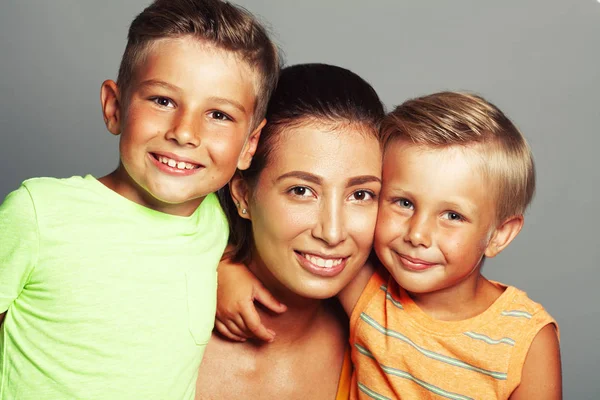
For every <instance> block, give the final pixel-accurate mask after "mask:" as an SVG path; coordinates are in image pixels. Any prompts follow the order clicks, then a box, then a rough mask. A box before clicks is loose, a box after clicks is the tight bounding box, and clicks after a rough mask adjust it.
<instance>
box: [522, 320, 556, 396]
mask: <svg viewBox="0 0 600 400" xmlns="http://www.w3.org/2000/svg"><path fill="white" fill-rule="evenodd" d="M510 399H511V400H523V399H547V400H560V399H562V370H561V360H560V346H559V341H558V334H557V332H556V327H555V325H554V324H548V325H546V326H544V327H543V328H542V329H541V330H540V331H539V332H538V334H537V335H536V337H535V338H534V339H533V342H532V343H531V347H530V348H529V351H528V352H527V357H526V358H525V364H524V365H523V372H522V376H521V384H520V385H519V386H518V387H517V388H516V389H515V391H514V392H513V393H512V395H511V396H510Z"/></svg>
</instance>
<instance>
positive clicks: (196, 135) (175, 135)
mask: <svg viewBox="0 0 600 400" xmlns="http://www.w3.org/2000/svg"><path fill="white" fill-rule="evenodd" d="M200 129H201V126H200V124H199V123H198V122H197V121H194V119H193V118H192V117H191V116H189V115H182V116H181V117H180V118H179V119H178V120H177V121H176V124H175V125H174V126H173V127H172V129H171V130H169V132H167V135H166V138H167V139H168V140H172V141H174V142H176V143H177V144H178V145H180V146H193V147H198V146H199V145H200Z"/></svg>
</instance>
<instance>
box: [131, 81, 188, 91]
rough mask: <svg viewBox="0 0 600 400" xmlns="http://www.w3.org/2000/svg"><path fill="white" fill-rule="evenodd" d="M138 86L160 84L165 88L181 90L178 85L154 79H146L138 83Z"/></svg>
mask: <svg viewBox="0 0 600 400" xmlns="http://www.w3.org/2000/svg"><path fill="white" fill-rule="evenodd" d="M140 86H142V87H143V86H161V87H164V88H165V89H169V90H174V91H177V92H180V91H181V89H180V88H179V87H178V86H175V85H172V84H170V83H167V82H165V81H159V80H156V79H148V80H147V81H144V82H142V83H140Z"/></svg>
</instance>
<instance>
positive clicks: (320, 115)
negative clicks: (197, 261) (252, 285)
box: [218, 64, 385, 263]
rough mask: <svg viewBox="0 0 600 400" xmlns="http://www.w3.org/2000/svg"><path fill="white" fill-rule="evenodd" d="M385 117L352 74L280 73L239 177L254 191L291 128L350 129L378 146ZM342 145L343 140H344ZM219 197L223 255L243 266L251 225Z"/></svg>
mask: <svg viewBox="0 0 600 400" xmlns="http://www.w3.org/2000/svg"><path fill="white" fill-rule="evenodd" d="M384 116H385V109H384V107H383V104H382V103H381V100H380V99H379V96H378V95H377V93H376V92H375V89H373V87H372V86H371V85H370V84H369V83H367V82H366V81H365V80H364V79H362V78H361V77H360V76H358V75H356V74H355V73H354V72H352V71H349V70H347V69H345V68H341V67H337V66H333V65H327V64H298V65H293V66H291V67H287V68H284V69H283V70H282V71H281V76H280V78H279V84H278V85H277V88H276V89H275V92H274V93H273V96H272V97H271V100H270V102H269V106H268V108H267V124H266V125H265V127H264V128H263V129H262V133H261V135H260V140H259V142H258V146H257V148H256V153H255V154H254V157H253V158H252V164H251V165H250V168H248V169H247V170H244V171H239V172H238V173H239V174H240V175H241V176H242V178H243V179H244V180H245V181H246V183H247V184H248V185H249V187H251V188H252V187H253V186H254V185H255V184H256V182H257V181H258V178H259V177H260V174H261V172H262V171H263V169H264V168H265V167H266V166H268V165H269V162H270V160H271V159H272V153H273V151H274V150H275V149H276V148H277V146H278V145H279V143H280V140H281V137H282V136H283V135H284V133H286V132H288V131H289V129H290V128H294V127H298V126H303V125H304V124H307V125H315V126H324V127H327V128H328V129H332V130H336V131H338V130H339V132H344V130H345V129H346V128H347V127H352V128H358V129H357V130H358V132H360V133H356V134H363V135H365V136H366V137H369V136H370V137H373V138H374V139H376V140H378V141H379V140H380V139H381V137H380V130H379V128H380V125H381V121H382V119H383V117H384ZM300 134H301V132H300ZM340 140H344V139H343V136H342V137H340ZM218 194H219V199H220V201H221V204H222V205H223V210H224V211H225V214H226V215H227V218H228V220H229V227H230V229H229V230H230V235H229V239H230V243H231V245H232V250H231V251H229V252H228V253H227V254H226V255H225V256H226V257H229V258H231V259H232V260H233V261H234V262H244V263H247V262H249V261H250V259H251V256H252V248H253V243H254V241H253V237H252V224H251V222H250V221H248V220H246V219H243V218H241V217H240V216H239V215H238V212H237V211H238V210H237V207H236V205H235V204H234V203H233V200H232V198H231V193H230V191H229V186H225V187H224V188H223V189H221V190H219V192H218Z"/></svg>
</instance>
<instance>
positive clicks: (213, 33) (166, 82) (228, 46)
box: [0, 0, 279, 400]
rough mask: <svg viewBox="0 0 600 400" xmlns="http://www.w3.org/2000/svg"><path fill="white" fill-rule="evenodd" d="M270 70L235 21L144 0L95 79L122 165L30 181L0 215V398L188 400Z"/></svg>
mask: <svg viewBox="0 0 600 400" xmlns="http://www.w3.org/2000/svg"><path fill="white" fill-rule="evenodd" d="M278 72H279V60H278V55H277V50H276V48H275V46H274V45H273V43H272V42H271V41H270V40H269V38H268V36H267V34H266V32H265V30H264V28H263V27H262V26H261V25H260V24H259V23H258V22H256V20H255V19H254V18H253V17H252V16H251V15H250V14H249V13H248V12H246V11H244V10H243V9H240V8H238V7H235V6H233V5H231V4H229V3H224V2H221V1H219V0H187V1H186V0H157V1H155V2H154V3H152V4H151V5H150V6H149V7H148V8H146V9H145V10H144V11H143V12H142V13H141V14H140V15H138V16H137V17H136V18H135V20H134V21H133V22H132V24H131V27H130V29H129V36H128V43H127V47H126V49H125V53H124V55H123V58H122V61H121V66H120V69H119V76H118V79H117V82H114V81H111V80H108V81H105V82H104V83H103V84H102V89H101V102H102V110H103V115H104V120H105V123H106V126H107V128H108V130H109V131H110V132H111V133H112V134H114V135H120V163H119V166H118V168H117V169H116V170H115V171H114V172H112V173H111V174H109V175H107V176H104V177H102V178H100V179H98V180H96V179H95V178H93V177H92V176H90V175H88V176H85V177H72V178H69V179H52V178H36V179H30V180H27V181H25V182H24V183H23V185H22V186H21V187H20V188H19V189H17V190H16V191H14V192H12V193H11V194H9V195H8V196H7V198H6V199H5V201H4V203H3V204H2V205H1V206H0V232H1V233H0V321H2V322H1V323H2V325H1V327H0V353H1V354H0V400H4V399H23V400H25V399H35V400H38V399H61V400H62V399H111V400H112V399H134V398H140V399H141V398H143V399H177V400H179V399H193V397H194V389H195V381H196V376H197V368H198V366H199V364H200V361H201V359H202V355H203V353H204V348H205V346H206V343H207V341H208V339H209V338H210V333H211V330H212V326H213V321H214V312H215V296H216V266H217V263H218V261H219V259H220V257H221V254H222V251H223V249H224V247H225V244H226V241H227V235H228V231H227V223H226V221H225V218H224V215H223V212H222V210H221V209H220V207H219V204H218V201H217V200H216V197H215V195H214V194H213V192H215V191H216V190H217V189H219V188H220V187H222V186H223V185H225V184H226V183H227V181H228V180H229V179H230V178H231V176H232V175H233V173H234V172H235V170H236V168H239V169H242V170H243V169H246V168H248V166H249V165H250V161H251V159H252V156H253V154H254V151H255V149H256V144H257V141H258V138H259V135H260V131H261V129H262V127H263V125H264V123H265V120H264V114H265V109H266V104H267V101H268V98H269V96H270V93H271V91H272V90H273V88H274V86H275V84H276V80H277V76H278Z"/></svg>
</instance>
